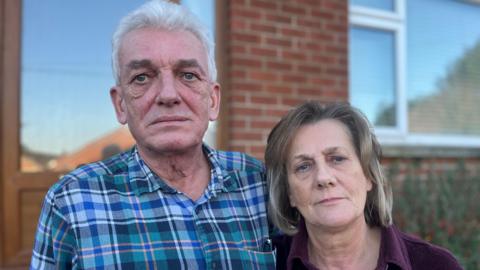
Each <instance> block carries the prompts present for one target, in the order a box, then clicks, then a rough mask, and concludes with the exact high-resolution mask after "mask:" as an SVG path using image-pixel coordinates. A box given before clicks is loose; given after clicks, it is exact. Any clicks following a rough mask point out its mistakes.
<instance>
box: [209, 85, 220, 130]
mask: <svg viewBox="0 0 480 270" xmlns="http://www.w3.org/2000/svg"><path fill="white" fill-rule="evenodd" d="M220 98H221V97H220V84H218V83H213V84H212V89H211V92H210V107H209V113H208V119H209V120H210V121H215V120H217V118H218V114H219V112H220Z"/></svg>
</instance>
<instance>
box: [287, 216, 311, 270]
mask: <svg viewBox="0 0 480 270" xmlns="http://www.w3.org/2000/svg"><path fill="white" fill-rule="evenodd" d="M299 264H302V265H303V267H304V269H308V270H317V268H316V267H315V266H314V265H313V264H311V263H310V262H309V261H308V233H307V228H306V227H305V221H304V220H303V219H301V220H300V222H299V225H298V233H297V234H295V235H294V236H293V238H292V245H291V249H290V253H289V254H288V259H287V270H295V269H299V267H298V265H299Z"/></svg>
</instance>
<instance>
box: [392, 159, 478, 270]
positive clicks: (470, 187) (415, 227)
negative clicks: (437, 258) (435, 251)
mask: <svg viewBox="0 0 480 270" xmlns="http://www.w3.org/2000/svg"><path fill="white" fill-rule="evenodd" d="M389 177H390V179H400V180H395V181H394V182H393V195H394V204H393V216H394V223H395V224H396V225H397V226H398V227H399V228H400V229H401V230H403V231H405V232H408V233H411V234H414V235H417V236H418V237H420V238H422V239H425V240H427V241H429V242H431V243H434V244H436V245H439V246H442V247H445V248H447V249H448V250H450V251H451V252H452V253H453V254H454V255H455V256H456V258H457V259H458V260H459V261H460V263H461V264H462V266H463V267H464V268H465V269H480V203H479V202H480V174H479V173H478V172H475V173H472V172H468V171H467V170H466V168H465V166H464V164H463V163H460V164H459V165H458V167H457V168H456V169H453V170H449V171H441V172H435V170H433V169H427V170H425V169H424V168H421V166H419V165H417V166H412V167H410V168H409V169H408V170H407V173H406V175H404V177H399V174H398V170H396V169H395V166H393V168H391V169H390V172H389Z"/></svg>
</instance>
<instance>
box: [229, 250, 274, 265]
mask: <svg viewBox="0 0 480 270" xmlns="http://www.w3.org/2000/svg"><path fill="white" fill-rule="evenodd" d="M275 255H276V251H275V250H273V251H255V250H250V249H240V250H238V257H239V259H240V261H241V265H242V269H259V270H260V269H262V270H263V269H272V270H275V260H276V257H275Z"/></svg>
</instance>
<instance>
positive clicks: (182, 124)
mask: <svg viewBox="0 0 480 270" xmlns="http://www.w3.org/2000/svg"><path fill="white" fill-rule="evenodd" d="M119 64H120V83H119V84H120V85H117V86H114V87H113V88H112V89H111V90H110V96H111V98H112V102H113V105H114V107H115V111H116V115H117V119H118V121H119V122H120V123H121V124H128V126H129V128H130V131H131V133H132V135H133V137H134V138H135V140H136V141H137V145H138V147H139V150H140V151H150V152H162V153H169V152H182V151H187V150H189V149H191V148H192V147H198V146H199V145H200V144H201V142H202V138H203V135H204V133H205V131H206V129H207V127H208V122H209V120H215V119H216V118H217V116H218V111H219V103H220V87H219V85H218V84H217V83H216V82H211V81H210V80H209V76H208V74H207V72H208V71H207V57H206V52H205V48H204V47H203V45H202V43H201V42H200V41H199V40H198V39H197V38H196V37H195V36H194V35H193V34H192V33H190V32H187V31H165V30H161V29H154V28H143V29H138V30H134V31H132V32H130V33H128V34H127V35H126V36H125V38H124V40H123V42H122V44H121V45H120V51H119Z"/></svg>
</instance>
